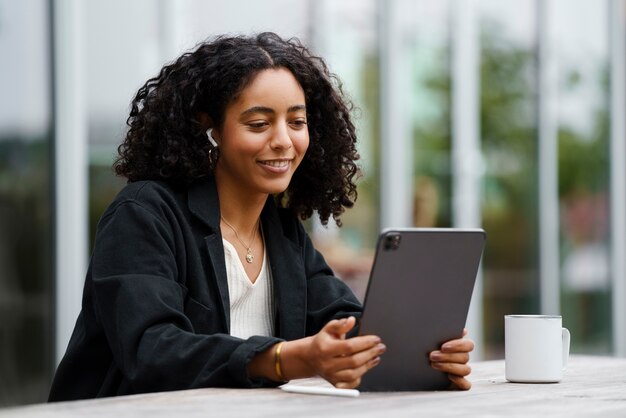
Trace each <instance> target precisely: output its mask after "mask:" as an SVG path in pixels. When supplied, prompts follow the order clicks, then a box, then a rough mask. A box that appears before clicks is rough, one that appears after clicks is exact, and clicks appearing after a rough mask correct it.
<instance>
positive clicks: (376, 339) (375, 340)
mask: <svg viewBox="0 0 626 418" xmlns="http://www.w3.org/2000/svg"><path fill="white" fill-rule="evenodd" d="M381 341H382V340H381V339H380V337H375V338H372V344H378V343H380V342H381Z"/></svg>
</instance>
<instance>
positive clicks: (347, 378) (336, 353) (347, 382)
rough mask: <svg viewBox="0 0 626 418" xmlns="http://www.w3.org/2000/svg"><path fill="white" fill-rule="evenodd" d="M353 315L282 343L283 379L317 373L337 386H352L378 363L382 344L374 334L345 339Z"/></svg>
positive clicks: (356, 384) (353, 320)
mask: <svg viewBox="0 0 626 418" xmlns="http://www.w3.org/2000/svg"><path fill="white" fill-rule="evenodd" d="M355 324H356V319H355V318H354V317H349V318H344V319H335V320H332V321H330V322H329V323H328V324H326V325H325V326H324V328H322V330H321V331H320V332H318V333H317V334H315V335H313V336H311V337H307V338H303V339H300V340H295V341H288V342H286V343H284V345H283V347H282V354H281V367H282V371H283V374H284V376H285V378H287V379H295V378H301V377H309V376H314V375H318V376H321V377H323V378H324V379H326V380H327V381H329V382H330V383H332V384H333V385H335V386H336V387H338V388H355V387H357V386H359V384H360V383H361V377H362V376H363V375H364V374H365V373H366V372H367V371H368V370H370V369H371V368H373V367H375V366H377V365H378V364H379V363H380V355H381V354H383V353H384V352H385V349H386V347H385V345H384V344H383V343H382V342H381V340H380V338H379V337H377V336H375V335H364V336H358V337H353V338H348V339H346V334H347V333H348V332H349V331H350V330H351V329H352V328H354V325H355Z"/></svg>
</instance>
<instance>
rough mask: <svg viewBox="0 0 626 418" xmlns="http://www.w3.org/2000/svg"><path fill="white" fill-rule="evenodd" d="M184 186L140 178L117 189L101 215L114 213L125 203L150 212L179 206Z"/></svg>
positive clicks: (184, 189)
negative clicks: (116, 192)
mask: <svg viewBox="0 0 626 418" xmlns="http://www.w3.org/2000/svg"><path fill="white" fill-rule="evenodd" d="M185 196H186V188H185V187H183V186H180V187H177V186H174V185H172V184H170V183H168V182H165V181H160V180H141V181H135V182H132V183H128V184H127V185H126V186H124V187H123V188H122V190H120V191H119V193H118V194H117V196H116V197H115V199H114V200H113V202H111V204H110V205H109V207H108V208H107V210H106V211H105V213H104V214H103V217H105V216H107V215H110V214H113V213H115V212H116V211H117V210H118V209H119V208H120V207H122V206H125V205H137V206H141V207H143V208H144V209H146V210H148V211H152V212H161V211H162V209H163V208H165V207H173V206H180V205H181V204H183V203H184V202H185V201H186V199H185Z"/></svg>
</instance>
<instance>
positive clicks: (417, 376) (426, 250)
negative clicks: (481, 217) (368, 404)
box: [359, 228, 485, 391]
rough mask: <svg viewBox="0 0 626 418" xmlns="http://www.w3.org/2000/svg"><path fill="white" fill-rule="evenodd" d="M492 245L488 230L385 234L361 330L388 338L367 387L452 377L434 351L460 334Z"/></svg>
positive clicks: (415, 385) (431, 383)
mask: <svg viewBox="0 0 626 418" xmlns="http://www.w3.org/2000/svg"><path fill="white" fill-rule="evenodd" d="M484 243H485V232H484V231H483V230H481V229H471V230H460V229H446V228H432V229H420V228H409V229H395V230H386V231H384V232H383V233H382V234H381V236H380V237H379V239H378V243H377V248H376V257H375V261H374V266H373V268H372V272H371V275H370V281H369V284H368V288H367V293H366V296H365V302H364V309H363V316H362V318H361V322H360V330H359V334H361V335H368V334H375V335H378V336H380V337H381V338H382V340H383V342H384V343H385V345H386V346H387V351H386V352H385V354H383V356H382V361H381V363H380V364H379V365H378V366H377V367H375V368H373V369H372V370H370V371H369V372H368V373H366V374H365V375H364V376H363V379H362V382H361V386H360V387H359V389H361V390H364V391H409V390H438V389H445V388H446V387H448V386H449V384H450V381H449V380H448V378H447V376H446V375H445V374H444V373H442V372H439V371H436V370H434V369H433V368H432V367H431V366H430V361H429V359H428V354H429V353H430V352H431V351H432V350H436V349H438V348H439V347H440V346H441V344H442V343H444V342H445V341H448V340H451V339H455V338H460V337H461V336H462V333H463V327H464V326H465V321H466V319H467V313H468V310H469V304H470V300H471V296H472V290H473V288H474V282H475V280H476V274H477V272H478V266H479V264H480V259H481V255H482V251H483V247H484Z"/></svg>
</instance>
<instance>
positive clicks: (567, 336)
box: [561, 328, 570, 371]
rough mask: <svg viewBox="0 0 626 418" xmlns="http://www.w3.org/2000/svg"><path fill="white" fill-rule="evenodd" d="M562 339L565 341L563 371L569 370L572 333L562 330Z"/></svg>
mask: <svg viewBox="0 0 626 418" xmlns="http://www.w3.org/2000/svg"><path fill="white" fill-rule="evenodd" d="M561 338H562V341H563V371H565V370H566V369H567V361H568V360H569V343H570V333H569V330H568V329H567V328H562V329H561Z"/></svg>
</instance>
